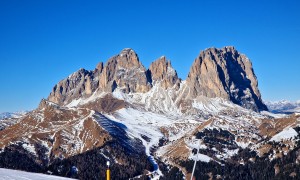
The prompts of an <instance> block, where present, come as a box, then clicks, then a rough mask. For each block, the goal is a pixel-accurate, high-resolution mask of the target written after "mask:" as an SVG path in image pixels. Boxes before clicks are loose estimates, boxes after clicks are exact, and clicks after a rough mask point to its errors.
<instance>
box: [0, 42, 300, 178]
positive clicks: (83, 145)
mask: <svg viewBox="0 0 300 180" xmlns="http://www.w3.org/2000/svg"><path fill="white" fill-rule="evenodd" d="M261 99H262V98H261V95H260V92H259V89H258V82H257V79H256V76H255V74H254V71H253V68H252V65H251V62H250V60H249V59H248V58H247V57H246V56H245V55H243V54H241V53H239V52H238V51H237V50H236V49H235V48H234V47H229V46H228V47H224V48H221V49H217V48H209V49H206V50H204V51H202V52H200V55H199V56H198V57H197V58H196V60H195V61H194V63H193V64H192V66H191V70H190V72H189V75H188V77H187V79H186V80H182V79H180V78H179V77H178V75H177V72H176V70H175V69H174V68H173V67H172V63H171V62H170V60H168V59H167V58H166V57H165V56H162V57H160V58H158V59H157V60H155V61H154V62H153V63H151V65H150V67H149V69H146V68H145V67H144V66H143V65H142V63H141V61H140V60H139V57H138V55H137V54H136V53H135V52H134V51H133V50H132V49H129V48H127V49H124V50H122V51H121V52H120V53H119V54H118V55H115V56H113V57H112V58H110V59H108V61H107V62H106V63H102V62H100V63H98V65H97V66H96V68H95V69H94V70H91V71H89V70H85V69H80V70H78V71H77V72H74V73H73V74H71V75H70V76H68V77H67V78H65V79H63V80H61V81H60V82H58V84H56V85H55V86H54V88H53V89H52V91H51V93H50V95H49V97H48V98H47V99H43V100H42V101H41V102H40V105H39V107H37V109H35V110H33V111H31V112H29V113H27V114H26V115H25V116H23V117H22V118H20V119H18V121H17V122H16V123H14V124H11V125H9V126H6V127H5V128H4V129H2V130H0V168H1V167H2V168H11V169H21V170H25V171H30V172H39V173H47V172H51V174H54V175H59V176H64V177H71V175H70V173H71V172H72V171H71V170H72V167H76V168H77V169H78V172H77V173H75V174H73V176H72V177H75V178H79V179H103V178H104V177H105V170H106V161H107V160H109V161H110V162H111V171H112V172H113V173H112V178H113V179H129V178H137V179H147V178H149V177H150V178H151V179H183V178H185V179H190V177H191V176H192V171H193V167H194V161H195V160H197V161H198V162H197V165H196V166H195V167H196V169H195V176H196V177H197V178H198V179H199V178H200V179H210V178H211V179H219V178H221V179H283V178H289V177H295V178H299V177H300V174H299V173H298V172H299V171H300V167H299V165H298V154H299V153H298V152H299V151H300V144H299V142H300V135H299V132H300V129H299V127H298V126H299V120H300V116H299V114H291V115H275V114H273V113H271V112H267V111H265V110H267V107H266V105H265V104H264V103H263V101H262V100H261ZM0 124H1V121H0ZM197 178H196V179H197Z"/></svg>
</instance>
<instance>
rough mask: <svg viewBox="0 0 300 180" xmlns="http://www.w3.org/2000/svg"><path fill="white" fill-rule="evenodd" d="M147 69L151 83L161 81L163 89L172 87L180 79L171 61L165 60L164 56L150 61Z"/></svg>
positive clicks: (177, 83)
mask: <svg viewBox="0 0 300 180" xmlns="http://www.w3.org/2000/svg"><path fill="white" fill-rule="evenodd" d="M149 71H150V73H151V78H152V81H153V83H156V82H161V85H162V87H163V88H165V89H167V88H170V87H173V86H174V85H177V86H179V83H180V79H179V78H178V75H177V72H176V70H175V69H174V68H173V67H172V65H171V61H169V60H167V59H166V57H165V56H162V57H160V58H159V59H157V60H156V61H154V62H153V63H151V65H150V68H149Z"/></svg>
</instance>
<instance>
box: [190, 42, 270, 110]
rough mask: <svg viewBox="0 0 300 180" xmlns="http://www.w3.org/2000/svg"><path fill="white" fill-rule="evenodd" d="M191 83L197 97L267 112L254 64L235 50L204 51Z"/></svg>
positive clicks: (195, 65)
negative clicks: (230, 102)
mask: <svg viewBox="0 0 300 180" xmlns="http://www.w3.org/2000/svg"><path fill="white" fill-rule="evenodd" d="M187 82H188V84H189V86H190V87H191V94H192V96H193V97H197V96H207V97H211V98H213V97H221V98H224V99H228V100H231V101H232V102H234V103H236V104H239V105H241V106H243V107H245V108H248V109H253V110H256V111H258V110H267V107H266V106H265V105H264V104H263V102H262V99H261V95H260V92H259V90H258V82H257V78H256V76H255V74H254V71H253V68H252V64H251V62H250V60H249V59H248V58H247V57H246V56H245V55H243V54H240V53H239V52H238V51H236V50H235V48H234V47H232V46H228V47H224V48H222V49H217V48H208V49H206V50H205V51H202V52H201V53H200V55H199V56H198V57H197V58H196V60H195V61H194V63H193V65H192V67H191V70H190V73H189V75H188V78H187Z"/></svg>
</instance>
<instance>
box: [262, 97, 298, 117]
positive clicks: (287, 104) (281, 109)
mask: <svg viewBox="0 0 300 180" xmlns="http://www.w3.org/2000/svg"><path fill="white" fill-rule="evenodd" d="M265 104H266V105H267V106H268V108H269V110H270V111H271V112H274V113H284V114H291V113H299V112H300V101H296V102H291V101H287V100H282V101H273V102H272V101H266V102H265Z"/></svg>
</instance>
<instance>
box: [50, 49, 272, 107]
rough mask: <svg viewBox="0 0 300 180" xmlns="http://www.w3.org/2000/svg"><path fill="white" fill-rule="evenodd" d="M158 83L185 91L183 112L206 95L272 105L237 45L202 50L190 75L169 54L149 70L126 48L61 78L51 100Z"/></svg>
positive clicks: (63, 101)
mask: <svg viewBox="0 0 300 180" xmlns="http://www.w3.org/2000/svg"><path fill="white" fill-rule="evenodd" d="M155 86H159V88H163V89H164V90H168V89H171V88H174V90H173V91H174V92H173V93H172V94H184V97H176V99H172V101H173V103H175V104H176V107H177V108H179V111H182V112H185V111H186V109H190V108H191V107H192V101H193V100H194V99H197V98H198V97H201V96H204V97H209V98H223V99H227V100H230V101H232V102H233V103H235V104H238V105H240V106H242V107H245V108H247V109H252V110H255V111H262V110H267V107H266V106H265V105H264V103H263V102H262V100H261V95H260V92H259V90H258V87H257V86H258V82H257V79H256V76H255V74H254V71H253V68H252V64H251V62H250V60H249V59H248V58H247V57H246V56H245V55H243V54H240V53H239V52H238V51H236V50H235V48H234V47H224V48H222V49H216V48H209V49H206V50H205V51H202V52H201V53H200V55H199V56H198V57H197V58H196V60H195V62H194V64H193V65H192V67H191V71H190V73H189V75H188V78H187V80H186V81H182V80H181V79H179V78H178V75H177V73H176V70H175V69H174V68H173V67H172V65H171V62H170V61H167V60H166V57H161V58H159V59H158V60H156V61H155V62H153V63H152V64H151V66H150V68H149V69H148V70H146V68H145V67H144V66H143V65H142V64H141V62H140V61H139V58H138V56H137V54H136V53H135V52H134V51H133V50H132V49H128V48H127V49H124V50H122V51H121V52H120V54H118V55H116V56H113V57H112V58H110V59H109V60H108V61H107V63H106V64H105V65H104V66H103V63H99V65H98V66H97V68H96V69H95V70H94V71H87V70H84V69H80V70H79V71H77V72H75V73H73V74H72V75H70V76H69V77H68V78H66V79H64V80H62V81H60V82H59V83H58V84H57V85H56V86H55V87H54V88H53V90H52V92H51V94H50V95H49V97H48V100H49V101H52V102H54V103H57V104H59V105H63V106H64V105H68V104H70V103H71V102H73V103H75V101H76V102H77V103H80V104H84V103H85V102H84V101H89V100H88V98H91V97H98V96H99V94H101V93H102V94H103V93H113V92H116V91H118V90H119V91H121V92H122V93H126V94H130V93H131V94H136V93H147V92H149V91H151V90H152V89H155V88H156V87H155ZM183 106H185V107H183ZM180 107H182V108H180Z"/></svg>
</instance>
